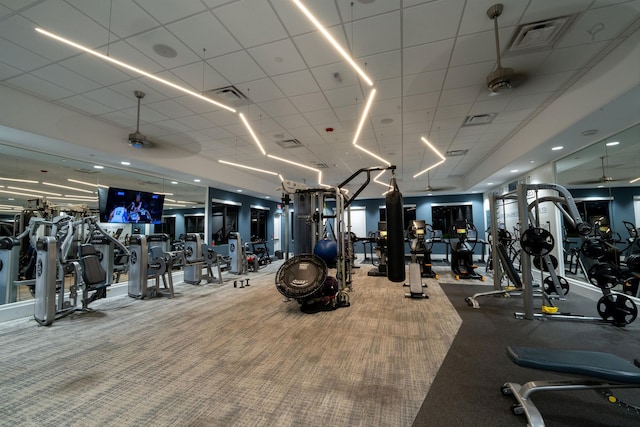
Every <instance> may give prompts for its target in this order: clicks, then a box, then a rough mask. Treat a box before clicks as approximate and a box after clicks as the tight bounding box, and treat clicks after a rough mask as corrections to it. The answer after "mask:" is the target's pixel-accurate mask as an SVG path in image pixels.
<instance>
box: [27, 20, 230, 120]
mask: <svg viewBox="0 0 640 427" xmlns="http://www.w3.org/2000/svg"><path fill="white" fill-rule="evenodd" d="M36 31H37V32H39V33H40V34H43V35H45V36H47V37H50V38H52V39H54V40H57V41H59V42H62V43H64V44H66V45H69V46H73V47H75V48H76V49H80V50H82V51H84V52H86V53H88V54H90V55H93V56H96V57H98V58H100V59H102V60H103V61H107V62H111V63H112V64H116V65H118V66H120V67H122V68H126V69H127V70H131V71H133V72H136V73H138V74H142V75H143V76H145V77H148V78H150V79H152V80H155V81H157V82H159V83H162V84H164V85H166V86H169V87H172V88H174V89H177V90H179V91H181V92H184V93H187V94H189V95H191V96H195V97H196V98H199V99H201V100H203V101H206V102H209V103H211V104H214V105H217V106H218V107H221V108H224V109H225V110H228V111H231V112H232V113H235V112H236V110H235V109H233V108H231V107H229V106H228V105H224V104H222V103H220V102H216V101H214V100H213V99H211V98H207V97H206V96H202V95H200V94H199V93H197V92H194V91H192V90H189V89H187V88H185V87H182V86H179V85H177V84H175V83H171V82H170V81H168V80H165V79H162V78H160V77H158V76H154V75H153V74H150V73H148V72H146V71H144V70H141V69H140V68H136V67H134V66H132V65H129V64H127V63H125V62H122V61H118V60H117V59H114V58H112V57H110V56H107V55H103V54H101V53H100V52H97V51H95V50H93V49H89V48H88V47H86V46H83V45H81V44H79V43H76V42H73V41H71V40H69V39H66V38H64V37H61V36H59V35H57V34H53V33H50V32H49V31H46V30H43V29H42V28H38V27H36Z"/></svg>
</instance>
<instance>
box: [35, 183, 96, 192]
mask: <svg viewBox="0 0 640 427" xmlns="http://www.w3.org/2000/svg"><path fill="white" fill-rule="evenodd" d="M42 184H43V185H48V186H50V187H57V188H66V189H67V190H73V191H79V192H81V193H89V194H93V191H91V190H84V189H82V188H76V187H69V186H67V185H60V184H54V183H52V182H44V181H43V182H42Z"/></svg>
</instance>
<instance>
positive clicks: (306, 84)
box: [273, 70, 320, 96]
mask: <svg viewBox="0 0 640 427" xmlns="http://www.w3.org/2000/svg"><path fill="white" fill-rule="evenodd" d="M273 81H274V82H275V83H276V84H277V85H278V87H279V88H280V90H282V92H284V94H285V95H286V96H296V95H304V94H306V93H313V92H317V91H319V90H320V88H319V87H318V85H317V84H316V82H315V80H314V79H313V76H312V75H311V73H310V72H309V71H308V70H302V71H296V72H293V73H288V74H282V75H279V76H274V77H273Z"/></svg>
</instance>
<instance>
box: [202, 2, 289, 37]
mask: <svg viewBox="0 0 640 427" xmlns="http://www.w3.org/2000/svg"><path fill="white" fill-rule="evenodd" d="M213 13H214V14H215V15H216V16H217V17H218V19H219V20H220V22H222V23H223V25H224V26H225V27H226V28H228V29H229V31H231V33H232V34H233V35H234V36H235V37H236V39H237V40H238V41H239V42H240V43H241V44H242V45H243V46H244V47H245V48H248V47H252V46H257V45H261V44H263V43H269V42H273V41H276V40H281V39H284V38H286V37H287V33H286V31H285V29H284V27H283V26H282V24H281V23H280V20H279V19H278V17H277V15H276V14H275V12H274V11H273V9H272V8H271V6H270V4H269V3H268V2H266V1H255V0H252V1H241V2H235V3H231V4H229V5H226V6H222V7H219V8H217V9H215V10H214V11H213ZM256 28H259V29H260V31H256Z"/></svg>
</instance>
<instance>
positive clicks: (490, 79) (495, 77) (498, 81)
mask: <svg viewBox="0 0 640 427" xmlns="http://www.w3.org/2000/svg"><path fill="white" fill-rule="evenodd" d="M513 73H514V71H513V68H502V67H498V68H496V69H495V70H493V71H492V72H491V73H489V75H488V76H487V87H488V88H489V90H490V91H491V92H496V93H499V92H504V91H505V90H509V89H511V87H512V86H513V83H512V81H511V76H512V75H513Z"/></svg>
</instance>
